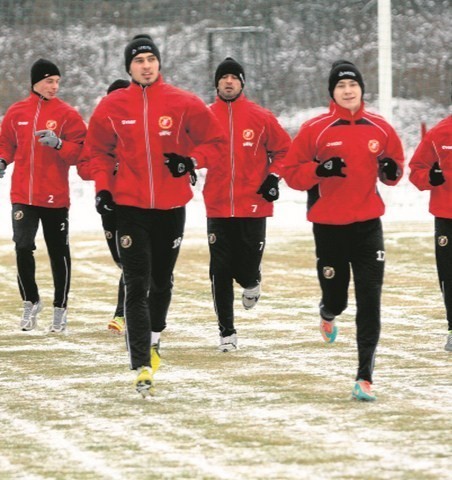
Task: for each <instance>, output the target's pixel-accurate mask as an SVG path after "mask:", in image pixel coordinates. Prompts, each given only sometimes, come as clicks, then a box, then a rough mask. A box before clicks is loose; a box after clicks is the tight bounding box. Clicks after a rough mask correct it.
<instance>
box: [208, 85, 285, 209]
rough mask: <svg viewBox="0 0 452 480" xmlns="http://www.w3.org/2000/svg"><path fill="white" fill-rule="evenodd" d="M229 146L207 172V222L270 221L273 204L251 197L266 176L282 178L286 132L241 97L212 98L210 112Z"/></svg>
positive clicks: (257, 197)
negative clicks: (228, 219)
mask: <svg viewBox="0 0 452 480" xmlns="http://www.w3.org/2000/svg"><path fill="white" fill-rule="evenodd" d="M210 108H211V109H212V112H214V114H215V116H216V117H217V118H218V120H219V122H220V124H221V126H222V127H223V130H224V132H225V134H226V136H227V138H228V141H229V144H228V145H227V147H226V148H225V149H224V150H223V155H222V158H221V162H219V163H217V164H214V165H212V166H211V168H209V170H208V171H207V175H206V183H205V186H204V190H203V194H204V202H205V205H206V211H207V217H209V218H216V217H220V218H224V217H270V216H272V215H273V203H272V202H267V201H266V200H265V199H264V198H263V197H262V195H260V194H259V195H258V194H257V193H256V192H257V190H259V187H260V185H261V184H262V182H263V181H264V180H265V178H266V177H267V175H268V174H269V173H276V174H278V175H280V176H281V177H282V176H283V174H284V168H283V158H284V157H285V155H286V153H287V152H288V150H289V147H290V142H291V140H290V137H289V135H288V133H287V132H286V131H285V130H284V129H283V128H282V127H281V125H280V124H279V123H278V120H277V119H276V117H275V116H274V115H273V113H271V112H270V111H269V110H266V109H265V108H262V107H261V106H259V105H257V104H256V103H254V102H252V101H250V100H248V99H247V98H246V97H245V96H244V95H243V93H242V94H241V95H240V96H239V97H238V98H237V99H236V100H235V101H233V102H225V101H223V100H221V99H220V98H219V97H217V99H216V101H215V103H213V104H212V105H211V107H210Z"/></svg>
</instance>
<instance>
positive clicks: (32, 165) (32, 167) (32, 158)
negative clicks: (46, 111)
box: [28, 98, 42, 205]
mask: <svg viewBox="0 0 452 480" xmlns="http://www.w3.org/2000/svg"><path fill="white" fill-rule="evenodd" d="M41 104H42V98H39V100H38V105H37V107H36V113H35V118H34V120H33V129H32V131H31V151H30V178H29V180H28V205H33V181H34V178H33V177H34V171H35V143H36V139H35V132H36V125H37V123H38V118H39V114H40V112H41Z"/></svg>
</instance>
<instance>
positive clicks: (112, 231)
mask: <svg viewBox="0 0 452 480" xmlns="http://www.w3.org/2000/svg"><path fill="white" fill-rule="evenodd" d="M129 85H130V82H129V80H123V79H122V78H118V79H117V80H115V81H114V82H112V83H111V84H110V85H109V87H108V88H107V95H108V94H109V93H111V92H114V91H115V90H117V89H118V88H127V87H128V86H129ZM77 173H78V174H79V176H80V177H81V178H82V179H83V180H92V178H91V172H90V162H89V153H88V152H87V151H86V149H85V150H84V151H83V153H82V159H81V160H80V162H79V163H78V164H77ZM115 175H116V165H115V168H114V170H112V172H111V186H110V187H109V190H111V189H112V188H113V183H114V179H115ZM101 219H102V227H103V229H104V235H105V239H106V240H107V245H108V249H109V250H110V253H111V256H112V258H113V261H114V262H115V263H116V265H117V266H118V267H119V268H120V269H121V275H120V277H119V284H118V296H117V302H116V308H115V313H114V315H113V318H112V319H111V320H110V321H109V322H108V324H107V329H108V330H109V331H110V332H112V333H113V334H117V335H124V334H125V320H124V299H125V292H124V276H123V274H122V266H121V260H120V259H119V253H118V242H117V235H116V232H117V226H116V212H114V211H111V212H109V211H105V212H103V213H102V215H101Z"/></svg>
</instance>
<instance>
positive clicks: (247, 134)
mask: <svg viewBox="0 0 452 480" xmlns="http://www.w3.org/2000/svg"><path fill="white" fill-rule="evenodd" d="M243 138H244V140H246V141H247V142H250V141H251V140H252V139H253V138H254V130H252V129H251V128H247V129H245V130H243Z"/></svg>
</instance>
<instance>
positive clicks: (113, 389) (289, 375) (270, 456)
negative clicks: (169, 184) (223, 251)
mask: <svg viewBox="0 0 452 480" xmlns="http://www.w3.org/2000/svg"><path fill="white" fill-rule="evenodd" d="M431 230H432V225H431V224H422V223H419V224H409V225H408V224H401V225H395V224H389V225H387V226H386V227H385V232H386V233H385V238H386V250H387V262H386V275H385V287H384V295H383V306H382V313H383V315H382V317H383V318H382V320H383V330H382V336H381V342H380V345H379V349H378V352H377V361H376V368H375V378H374V382H375V384H374V386H375V392H376V394H377V397H378V400H377V402H375V403H373V404H362V403H355V402H353V401H351V400H350V394H351V388H352V386H353V381H354V376H355V372H356V367H357V358H356V345H355V326H354V313H355V310H354V295H353V288H351V291H350V302H349V303H350V306H349V308H348V309H347V311H346V312H345V313H344V314H343V315H342V316H341V317H340V318H339V328H340V331H339V336H338V339H337V341H336V343H335V344H334V345H325V344H324V343H323V342H322V340H321V336H320V333H319V332H318V311H317V310H318V307H317V305H318V301H319V288H318V283H317V278H316V274H315V257H314V246H313V240H312V236H311V233H310V230H309V228H308V227H307V228H306V230H303V231H278V230H272V229H269V234H268V243H267V248H266V252H265V256H264V264H263V275H264V283H263V296H262V297H261V300H260V301H259V304H258V306H257V307H256V308H255V309H254V310H251V311H244V310H243V309H242V308H241V305H240V298H239V297H240V290H239V289H238V288H237V295H236V305H235V307H236V326H237V328H238V332H239V343H240V347H241V348H240V350H239V351H237V352H235V353H232V354H221V353H219V352H217V350H216V345H217V340H218V333H217V325H216V320H215V316H214V313H213V307H212V300H211V297H210V285H209V279H208V249H207V242H206V235H205V233H204V232H203V231H199V230H195V229H194V230H187V232H186V235H185V240H184V242H183V245H182V251H181V255H180V259H179V261H178V264H177V267H176V272H175V288H174V295H173V302H172V305H171V309H170V313H169V318H168V328H167V330H166V331H165V332H164V333H163V336H162V367H161V369H160V371H159V372H158V373H157V375H156V382H157V392H156V396H155V397H154V398H152V399H151V400H150V401H145V400H142V399H141V398H140V397H139V396H138V395H137V394H136V392H135V391H134V389H133V387H132V381H133V373H132V372H130V370H129V369H128V358H127V352H126V349H125V343H124V339H123V338H122V337H121V338H118V337H114V336H112V335H110V334H109V333H108V332H107V330H106V324H107V321H108V320H109V318H110V317H111V315H112V313H113V310H114V304H115V301H116V290H117V281H118V276H119V271H118V269H117V267H116V266H115V265H114V264H113V262H112V260H111V259H110V257H109V253H108V250H107V246H106V244H105V241H104V239H103V237H102V234H101V233H100V232H99V234H89V235H81V234H78V235H73V236H72V239H71V248H72V255H73V280H72V290H71V295H70V309H69V333H68V335H60V336H51V335H47V334H46V333H45V328H46V327H47V325H48V323H49V322H50V316H51V311H52V309H51V302H52V294H53V284H52V279H51V277H50V271H49V266H48V259H47V254H46V251H45V246H44V244H43V242H42V239H41V238H39V241H38V250H37V252H36V258H37V265H38V269H37V278H38V283H39V285H40V289H41V296H42V298H43V301H44V304H45V308H44V310H43V311H42V313H41V315H40V321H39V327H38V330H36V331H33V332H30V333H24V332H20V331H19V329H18V322H19V318H20V315H21V302H20V299H19V293H18V289H17V283H16V269H15V258H14V249H13V244H12V242H11V241H10V240H9V239H2V240H0V260H1V261H0V273H1V275H0V291H1V300H0V327H1V328H0V365H1V370H0V371H1V377H0V391H1V404H0V422H1V425H2V428H1V433H0V478H1V479H2V480H3V479H27V480H28V479H58V480H73V479H80V480H88V479H96V480H97V479H132V478H133V479H137V480H141V479H143V480H144V479H196V480H198V479H263V478H266V479H275V480H284V479H363V478H366V479H391V480H392V479H415V480H430V479H431V480H433V479H435V480H436V479H438V478H441V479H446V478H452V477H451V474H450V458H452V446H451V442H450V438H451V437H450V432H451V429H452V420H451V418H452V394H451V390H452V381H451V380H450V367H451V358H452V357H451V355H450V354H448V353H446V352H445V351H444V343H445V334H446V329H447V325H446V322H445V314H444V307H443V304H442V298H441V294H440V291H439V287H438V280H437V276H436V269H435V263H434V254H433V239H432V235H433V234H432V231H431Z"/></svg>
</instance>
